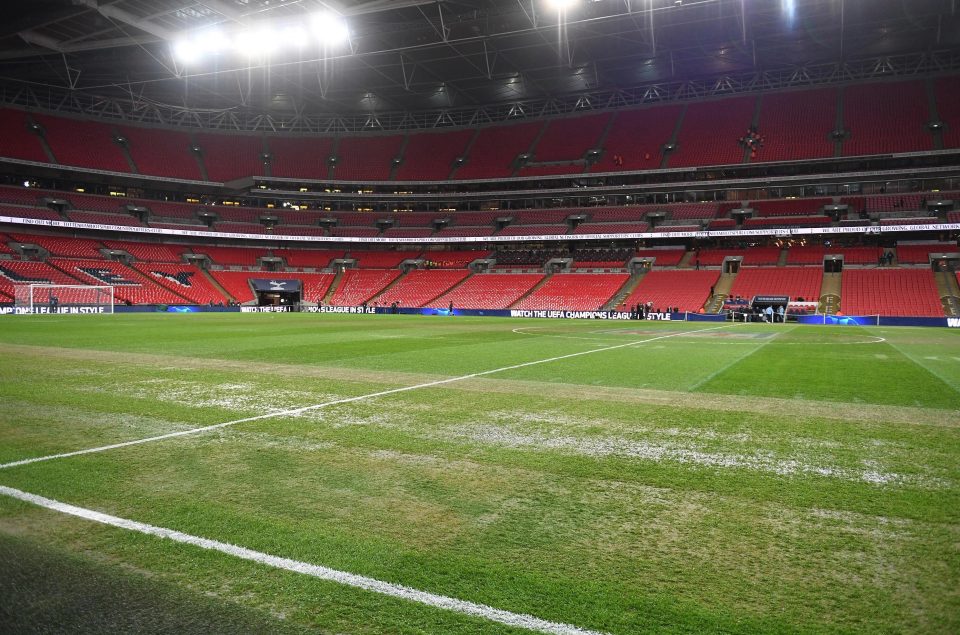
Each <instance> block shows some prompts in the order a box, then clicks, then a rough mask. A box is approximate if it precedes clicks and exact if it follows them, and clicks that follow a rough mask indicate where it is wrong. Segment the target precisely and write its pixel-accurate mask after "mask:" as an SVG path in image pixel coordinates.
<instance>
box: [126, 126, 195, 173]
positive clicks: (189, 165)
mask: <svg viewBox="0 0 960 635" xmlns="http://www.w3.org/2000/svg"><path fill="white" fill-rule="evenodd" d="M119 130H120V134H122V135H123V136H124V137H126V138H127V149H128V150H129V151H130V156H131V158H132V159H133V162H134V164H136V166H137V170H139V171H140V174H150V175H152V176H166V177H170V178H174V179H189V180H191V181H200V180H202V179H203V175H202V174H201V173H200V166H199V165H198V164H197V157H196V156H194V154H193V153H192V152H190V148H191V147H192V146H193V142H191V141H190V135H189V134H187V133H186V132H180V131H177V130H154V129H152V128H137V127H134V126H120V127H119Z"/></svg>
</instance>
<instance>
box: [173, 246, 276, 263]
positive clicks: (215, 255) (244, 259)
mask: <svg viewBox="0 0 960 635" xmlns="http://www.w3.org/2000/svg"><path fill="white" fill-rule="evenodd" d="M184 251H185V252H187V253H194V254H204V255H206V256H209V257H210V260H211V261H213V263H214V264H217V265H244V266H248V267H255V266H257V259H258V258H260V257H261V256H266V255H267V252H266V250H265V249H263V248H261V247H213V246H208V245H194V246H192V247H186V248H185V249H184Z"/></svg>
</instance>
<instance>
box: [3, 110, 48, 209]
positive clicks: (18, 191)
mask: <svg viewBox="0 0 960 635" xmlns="http://www.w3.org/2000/svg"><path fill="white" fill-rule="evenodd" d="M2 112H3V111H0V114H2ZM47 195H48V192H47V190H38V189H36V188H32V187H12V186H9V185H0V203H13V204H15V205H28V206H35V205H39V204H40V198H41V197H43V196H47Z"/></svg>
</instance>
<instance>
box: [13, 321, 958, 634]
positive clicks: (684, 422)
mask: <svg viewBox="0 0 960 635" xmlns="http://www.w3.org/2000/svg"><path fill="white" fill-rule="evenodd" d="M713 326H714V325H696V324H691V325H685V324H642V325H639V326H638V324H637V323H627V324H612V323H602V322H599V321H585V322H563V323H556V322H546V321H524V320H502V319H490V320H484V319H460V318H456V319H439V318H438V319H431V318H419V317H405V316H375V317H374V316H354V317H344V316H318V315H309V316H307V315H290V316H267V315H243V316H241V315H196V316H151V315H146V316H119V315H116V316H108V317H85V316H69V317H64V318H60V317H49V318H32V317H31V318H22V319H21V318H16V319H9V320H7V321H4V323H3V329H0V353H2V354H3V356H4V363H3V364H2V365H0V463H3V462H8V461H14V460H18V459H22V458H29V457H35V456H43V455H45V454H50V453H55V452H69V451H73V450H80V449H83V448H87V447H93V446H99V445H103V444H107V443H116V442H122V441H126V440H132V439H137V438H143V437H147V436H152V435H157V434H164V433H166V432H171V431H176V430H183V429H189V428H195V427H200V426H205V425H212V424H216V423H222V422H224V421H230V420H233V419H237V418H242V417H248V416H256V415H262V414H267V413H278V412H282V411H285V410H289V409H292V408H300V407H304V406H310V405H314V404H318V403H324V402H327V401H333V400H336V399H340V398H344V397H354V396H361V395H368V394H371V393H374V392H379V391H382V390H385V389H390V388H395V387H398V386H411V385H416V384H420V383H425V382H429V381H435V380H437V379H443V378H450V377H459V376H462V375H466V374H470V373H477V372H483V371H488V370H492V369H497V368H501V367H505V366H510V365H514V364H521V363H524V362H530V361H535V360H541V359H546V358H552V357H557V356H562V355H568V354H571V353H576V352H581V351H589V350H593V349H598V348H602V347H606V346H616V345H619V344H625V343H630V342H635V343H636V344H635V345H631V346H628V347H624V348H619V349H615V350H610V351H603V352H596V353H592V354H588V355H583V356H578V357H573V358H568V359H563V360H557V361H552V362H549V363H545V364H538V365H532V366H527V367H524V368H519V369H513V370H505V371H503V372H498V373H495V374H491V375H485V376H483V377H480V378H474V379H467V380H464V381H456V382H453V383H449V384H444V385H442V386H436V387H428V388H421V389H417V390H413V391H409V392H402V393H395V394H391V395H387V396H383V397H376V398H371V399H366V400H361V401H357V402H353V403H348V404H341V405H334V406H330V407H326V408H322V409H317V410H312V411H309V412H305V413H303V414H301V415H298V416H275V417H270V418H266V419H260V420H257V421H251V422H246V423H242V424H239V425H237V426H235V427H230V428H224V429H219V430H216V431H211V432H207V433H203V434H198V435H194V436H187V437H179V438H175V439H168V440H164V441H160V442H155V443H150V444H143V445H136V446H128V447H124V448H120V449H115V450H110V451H106V452H102V453H96V454H87V455H83V456H75V457H71V458H65V459H59V460H54V461H49V462H46V463H36V464H32V465H24V466H20V467H16V468H11V469H6V470H0V484H3V485H7V486H10V487H16V488H19V489H23V490H25V491H28V492H33V493H36V494H40V495H43V496H48V497H51V498H55V499H58V500H62V501H65V502H68V503H71V504H75V505H80V506H84V507H89V508H93V509H96V510H100V511H104V512H107V513H110V514H115V515H118V516H121V517H125V518H130V519H133V520H138V521H141V522H146V523H150V524H154V525H159V526H163V527H169V528H172V529H177V530H180V531H184V532H188V533H192V534H196V535H200V536H204V537H209V538H213V539H216V540H220V541H224V542H228V543H233V544H238V545H242V546H245V547H248V548H251V549H256V550H260V551H264V552H267V553H271V554H276V555H280V556H284V557H288V558H293V559H297V560H303V561H306V562H311V563H315V564H321V565H326V566H330V567H334V568H339V569H343V570H346V571H350V572H353V573H359V574H363V575H368V576H372V577H375V578H379V579H382V580H386V581H390V582H395V583H399V584H404V585H408V586H411V587H414V588H418V589H422V590H426V591H431V592H435V593H440V594H444V595H449V596H453V597H457V598H461V599H465V600H470V601H473V602H479V603H484V604H489V605H491V606H494V607H497V608H501V609H505V610H510V611H514V612H520V613H529V614H533V615H536V616H538V617H541V618H544V619H547V620H551V621H556V622H564V623H570V624H576V625H578V626H581V627H584V628H590V629H596V630H602V631H608V632H611V633H635V632H646V631H663V632H744V633H750V632H771V631H776V632H782V631H795V630H806V631H815V632H865V633H875V632H925V633H928V632H933V633H950V632H957V631H958V630H960V595H958V594H960V591H958V589H960V551H958V549H957V544H960V511H958V510H960V461H958V457H960V392H958V390H960V389H958V386H960V340H958V339H957V334H956V333H953V332H950V331H945V330H944V331H941V330H932V329H931V330H921V329H902V330H901V329H883V330H877V329H869V328H859V327H852V328H830V327H794V326H786V327H784V326H780V325H777V326H768V325H735V326H732V327H725V328H722V329H715V330H711V331H707V330H704V329H707V328H711V327H713ZM663 336H669V337H666V338H663ZM653 338H663V339H656V340H653ZM881 339H882V340H883V341H880V340H881ZM647 340H653V341H647ZM0 555H2V557H3V559H4V565H5V567H6V566H9V567H11V568H13V569H15V570H16V571H17V576H15V577H14V578H13V579H14V580H16V581H15V582H13V583H10V584H7V585H4V583H3V582H0V607H3V608H2V610H3V611H6V612H5V613H0V615H5V616H9V620H10V621H9V623H10V624H15V625H17V628H15V629H14V630H17V631H22V630H26V631H29V630H31V628H32V629H33V630H37V631H43V630H49V628H48V627H45V626H43V624H45V623H44V622H42V621H37V619H38V617H37V616H38V615H39V613H38V610H39V609H38V607H42V606H49V607H51V611H52V613H51V614H52V615H63V616H64V624H68V625H72V627H70V628H71V630H78V631H84V630H86V631H87V632H95V631H97V630H103V628H106V629H107V630H125V629H126V628H127V627H126V626H125V625H130V624H136V623H137V622H131V621H130V620H131V619H134V618H133V617H131V615H130V614H129V612H126V613H125V612H123V611H120V610H115V609H113V608H111V607H110V606H109V603H108V602H107V601H106V600H105V599H104V598H105V597H106V595H118V596H120V597H129V598H131V600H130V602H129V604H130V605H131V606H133V607H137V608H136V611H135V616H134V617H136V619H140V620H141V621H140V622H139V623H140V624H147V623H148V622H149V621H150V620H149V616H150V615H152V614H153V613H152V612H156V613H159V612H164V611H169V610H170V609H169V608H168V607H170V606H180V605H182V606H183V607H185V608H184V610H183V616H185V619H186V622H176V621H175V620H174V621H172V622H169V623H170V624H172V625H173V626H170V628H173V629H177V628H179V629H180V630H181V632H190V631H191V630H194V631H196V630H202V629H203V626H202V624H204V623H205V622H204V620H205V619H207V618H211V619H214V620H216V619H221V617H220V616H223V617H222V621H223V623H224V624H227V625H234V626H235V628H234V629H233V630H234V631H283V630H284V629H286V630H288V631H289V632H301V631H303V630H316V631H320V632H338V633H341V632H342V633H379V632H396V633H421V632H431V633H432V632H466V633H474V632H476V633H481V632H482V633H488V632H489V633H500V632H509V631H508V630H507V629H505V628H504V627H502V626H500V625H496V624H491V623H488V622H485V621H483V620H480V619H476V618H467V617H463V616H460V615H457V614H455V613H450V612H445V611H440V610H437V609H431V608H425V607H422V606H419V605H416V604H412V603H409V602H405V601H399V600H394V599H390V598H384V597H381V596H376V595H374V594H371V593H368V592H363V591H358V590H356V589H347V588H343V587H339V586H337V585H335V584H332V583H329V582H322V581H318V580H312V579H305V578H304V577H303V576H298V575H296V574H293V573H289V572H280V571H274V570H270V569H268V568H266V567H262V566H260V565H254V564H251V563H249V562H243V561H238V560H235V559H232V558H230V557H228V556H226V555H223V554H218V553H209V552H204V551H202V550H199V549H195V548H193V547H185V546H183V545H177V544H173V543H170V542H169V541H163V540H158V539H156V538H151V537H149V536H140V535H135V534H131V533H130V532H125V531H123V530H119V529H114V528H107V527H100V526H94V525H91V524H90V523H89V522H86V521H82V520H79V519H74V518H67V517H64V516H61V515H58V514H56V513H55V512H52V511H47V510H41V509H36V508H31V507H30V506H28V505H25V504H23V503H20V502H17V501H12V500H7V499H2V500H0ZM57 571H62V572H63V573H62V574H57V573H56V572H57ZM51 572H53V573H51ZM51 575H60V577H61V578H62V579H61V580H57V581H51V580H46V579H45V578H47V577H50V576H51ZM84 577H86V578H90V579H97V580H102V581H103V585H102V586H103V589H105V590H106V591H105V593H100V594H92V595H90V596H89V597H88V598H86V599H84V598H83V597H81V595H80V594H79V592H78V591H77V589H76V584H75V582H76V581H79V580H81V579H83V578H84ZM44 598H47V599H46V600H45V599H44ZM57 598H60V600H57ZM97 610H100V611H101V612H102V613H103V615H97V616H96V619H97V620H101V621H92V622H88V621H84V620H85V619H86V618H84V617H83V616H84V615H87V616H88V617H89V616H91V615H95V614H96V611H97ZM78 616H79V617H78ZM192 616H197V617H196V619H194V618H193V617H192ZM70 620H74V621H70ZM102 620H106V621H102ZM111 620H112V621H111ZM31 624H33V625H34V626H30V625H31ZM157 624H159V625H161V626H162V627H163V628H167V625H168V622H167V621H164V620H157ZM178 624H179V626H178ZM91 625H92V626H91ZM163 628H160V627H158V628H157V629H156V631H155V632H169V629H168V630H167V631H164V630H163ZM131 630H145V628H144V629H139V628H132V629H131Z"/></svg>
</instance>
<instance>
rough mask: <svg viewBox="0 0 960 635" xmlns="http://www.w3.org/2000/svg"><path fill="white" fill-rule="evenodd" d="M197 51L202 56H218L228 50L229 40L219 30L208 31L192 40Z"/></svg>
mask: <svg viewBox="0 0 960 635" xmlns="http://www.w3.org/2000/svg"><path fill="white" fill-rule="evenodd" d="M192 41H193V43H194V45H195V46H196V47H197V49H198V50H199V51H200V52H202V53H204V54H211V53H212V54H214V55H216V54H219V53H222V52H223V51H225V50H227V49H229V48H230V38H228V37H227V35H226V34H225V33H224V32H223V31H221V30H220V29H216V28H214V29H209V30H207V31H204V32H202V33H198V34H197V35H196V36H194V37H193V38H192Z"/></svg>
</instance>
